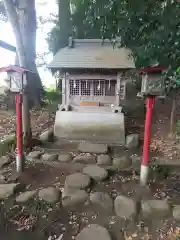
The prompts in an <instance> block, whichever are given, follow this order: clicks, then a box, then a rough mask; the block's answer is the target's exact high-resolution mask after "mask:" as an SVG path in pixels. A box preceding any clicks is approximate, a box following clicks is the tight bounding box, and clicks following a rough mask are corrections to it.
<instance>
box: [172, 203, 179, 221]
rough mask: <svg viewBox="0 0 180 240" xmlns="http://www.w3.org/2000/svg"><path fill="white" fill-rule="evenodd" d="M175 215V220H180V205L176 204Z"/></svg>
mask: <svg viewBox="0 0 180 240" xmlns="http://www.w3.org/2000/svg"><path fill="white" fill-rule="evenodd" d="M173 217H174V219H175V220H177V221H180V205H176V206H174V208H173Z"/></svg>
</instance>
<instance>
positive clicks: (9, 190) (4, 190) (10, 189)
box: [0, 183, 20, 200]
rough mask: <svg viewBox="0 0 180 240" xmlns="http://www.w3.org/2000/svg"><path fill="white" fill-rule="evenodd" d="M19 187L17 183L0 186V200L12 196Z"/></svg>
mask: <svg viewBox="0 0 180 240" xmlns="http://www.w3.org/2000/svg"><path fill="white" fill-rule="evenodd" d="M19 186H20V184H19V183H9V184H0V200H4V199H6V198H8V197H10V196H12V195H14V194H15V192H16V191H17V189H18V188H19Z"/></svg>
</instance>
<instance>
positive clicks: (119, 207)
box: [114, 195, 136, 219]
mask: <svg viewBox="0 0 180 240" xmlns="http://www.w3.org/2000/svg"><path fill="white" fill-rule="evenodd" d="M114 210H115V213H116V215H117V216H118V217H121V218H125V219H130V218H131V217H132V216H134V215H135V214H136V204H135V202H134V201H133V200H132V199H131V198H128V197H125V196H123V195H120V196H117V197H116V199H115V201H114Z"/></svg>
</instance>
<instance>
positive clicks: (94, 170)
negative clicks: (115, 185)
mask: <svg viewBox="0 0 180 240" xmlns="http://www.w3.org/2000/svg"><path fill="white" fill-rule="evenodd" d="M83 173H85V174H87V175H89V176H90V177H91V178H92V179H94V180H95V181H102V180H104V179H106V178H107V176H108V172H107V171H106V170H105V169H104V168H102V167H99V166H97V165H90V166H87V167H85V168H83Z"/></svg>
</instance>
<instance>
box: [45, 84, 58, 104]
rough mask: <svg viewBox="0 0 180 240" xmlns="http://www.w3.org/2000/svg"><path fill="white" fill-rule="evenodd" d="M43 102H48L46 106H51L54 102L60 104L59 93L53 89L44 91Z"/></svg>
mask: <svg viewBox="0 0 180 240" xmlns="http://www.w3.org/2000/svg"><path fill="white" fill-rule="evenodd" d="M44 98H45V101H47V102H48V104H53V103H56V102H59V103H60V102H61V93H60V92H59V91H57V90H56V89H53V88H47V89H45V95H44Z"/></svg>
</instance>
